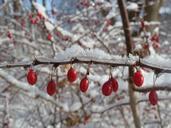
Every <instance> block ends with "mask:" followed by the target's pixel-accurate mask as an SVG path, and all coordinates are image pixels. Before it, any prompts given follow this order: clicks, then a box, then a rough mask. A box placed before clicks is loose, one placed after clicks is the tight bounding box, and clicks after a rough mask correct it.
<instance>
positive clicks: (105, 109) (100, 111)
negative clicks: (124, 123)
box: [91, 95, 171, 113]
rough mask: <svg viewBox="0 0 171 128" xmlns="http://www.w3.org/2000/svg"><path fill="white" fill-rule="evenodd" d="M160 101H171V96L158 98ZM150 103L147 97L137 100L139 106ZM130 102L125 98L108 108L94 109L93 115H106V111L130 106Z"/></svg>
mask: <svg viewBox="0 0 171 128" xmlns="http://www.w3.org/2000/svg"><path fill="white" fill-rule="evenodd" d="M158 100H171V96H168V95H166V96H163V95H162V96H158ZM147 101H149V99H148V97H147V96H144V97H141V99H139V100H137V102H136V104H139V103H141V102H147ZM129 104H130V101H129V98H125V99H122V100H120V101H117V102H116V103H113V104H110V105H106V106H95V107H94V108H92V110H91V111H92V112H93V113H104V112H106V111H109V110H111V109H113V108H115V107H120V106H125V105H129Z"/></svg>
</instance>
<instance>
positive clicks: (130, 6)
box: [127, 2, 138, 11]
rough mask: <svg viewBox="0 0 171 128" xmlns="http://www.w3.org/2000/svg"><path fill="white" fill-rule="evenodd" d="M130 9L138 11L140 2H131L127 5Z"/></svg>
mask: <svg viewBox="0 0 171 128" xmlns="http://www.w3.org/2000/svg"><path fill="white" fill-rule="evenodd" d="M127 9H128V10H129V11H138V4H136V3H133V2H130V3H129V4H128V6H127Z"/></svg>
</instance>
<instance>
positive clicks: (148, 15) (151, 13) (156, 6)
mask: <svg viewBox="0 0 171 128" xmlns="http://www.w3.org/2000/svg"><path fill="white" fill-rule="evenodd" d="M150 2H151V0H145V8H144V9H145V17H144V19H145V20H146V21H159V10H160V7H161V6H162V5H163V2H164V0H157V1H155V2H154V3H153V4H150Z"/></svg>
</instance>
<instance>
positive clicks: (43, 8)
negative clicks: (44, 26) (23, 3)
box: [32, 1, 48, 19]
mask: <svg viewBox="0 0 171 128" xmlns="http://www.w3.org/2000/svg"><path fill="white" fill-rule="evenodd" d="M32 3H33V6H34V7H35V8H36V9H37V11H38V12H39V13H40V14H42V16H43V17H44V18H45V19H47V18H48V16H47V15H46V8H45V7H43V6H42V5H41V4H39V3H37V2H34V1H33V2H32Z"/></svg>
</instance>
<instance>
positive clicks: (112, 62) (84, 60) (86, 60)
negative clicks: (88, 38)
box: [0, 56, 171, 73]
mask: <svg viewBox="0 0 171 128" xmlns="http://www.w3.org/2000/svg"><path fill="white" fill-rule="evenodd" d="M135 62H136V66H140V67H145V68H149V69H152V70H154V71H156V72H159V73H171V67H166V66H160V64H154V63H150V62H147V61H146V60H145V59H140V60H137V61H135ZM74 63H80V64H98V65H109V66H112V67H117V66H126V67H132V66H133V64H132V63H130V62H129V58H124V59H122V58H121V59H115V58H113V59H97V58H91V57H85V56H84V57H75V58H68V59H67V60H57V59H50V58H46V57H36V58H35V60H33V61H29V62H21V63H15V64H1V65H0V68H14V67H30V66H31V65H32V66H36V65H49V64H52V65H54V66H58V65H66V64H74Z"/></svg>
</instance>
